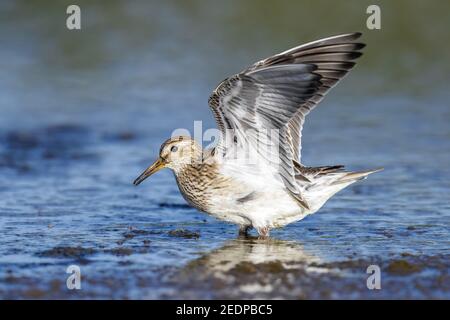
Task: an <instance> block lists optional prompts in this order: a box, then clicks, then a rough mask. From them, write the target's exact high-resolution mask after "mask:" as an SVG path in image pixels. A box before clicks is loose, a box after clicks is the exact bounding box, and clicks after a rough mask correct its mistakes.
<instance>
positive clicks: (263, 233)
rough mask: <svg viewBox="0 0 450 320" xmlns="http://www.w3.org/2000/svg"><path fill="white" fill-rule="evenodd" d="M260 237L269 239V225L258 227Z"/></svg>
mask: <svg viewBox="0 0 450 320" xmlns="http://www.w3.org/2000/svg"><path fill="white" fill-rule="evenodd" d="M256 230H257V231H258V234H259V238H260V239H267V238H268V237H269V231H270V229H269V227H260V228H257V229H256Z"/></svg>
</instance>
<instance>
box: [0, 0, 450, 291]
mask: <svg viewBox="0 0 450 320" xmlns="http://www.w3.org/2000/svg"><path fill="white" fill-rule="evenodd" d="M282 2H283V3H282V4H279V5H278V4H277V5H276V6H274V7H273V8H269V7H266V6H265V5H264V6H261V5H260V2H259V1H253V0H249V1H244V2H243V1H240V2H239V1H235V2H233V1H230V2H229V1H226V2H223V1H222V2H217V3H215V4H206V3H205V1H202V2H195V1H194V3H196V4H192V5H190V6H186V5H183V4H182V3H181V2H180V3H175V2H164V3H163V2H157V3H150V2H147V1H145V2H144V1H142V2H138V1H137V2H133V3H131V2H129V1H113V2H111V3H110V4H108V6H105V5H101V4H99V3H100V2H92V1H89V2H87V1H86V2H83V4H81V3H80V5H81V6H82V8H83V10H84V11H83V12H85V13H86V20H85V22H86V25H84V26H83V29H82V31H80V32H72V33H71V32H69V31H67V30H66V28H65V27H64V26H63V23H64V19H63V17H64V16H63V15H64V12H65V7H64V6H63V5H61V6H59V5H55V4H54V3H55V2H52V1H46V2H45V1H44V2H42V3H41V2H40V3H39V5H38V4H32V2H25V1H2V2H1V4H0V38H1V39H2V44H1V47H2V49H1V50H0V64H1V70H2V72H1V73H0V298H13V299H30V298H31V299H34V298H36V299H47V298H51V299H54V298H62V299H72V298H81V299H91V298H94V299H105V298H130V299H154V298H167V299H184V298H186V299H192V298H202V299H209V298H250V299H252V298H292V299H309V298H327V299H335V298H346V299H358V298H369V299H372V298H374V299H378V298H387V299H394V298H406V299H409V298H419V299H423V298H438V299H442V298H447V299H449V298H450V288H449V268H450V261H449V259H450V258H449V255H450V250H449V248H450V237H449V229H450V228H449V226H450V205H449V194H450V192H449V190H450V182H449V181H450V166H449V159H450V148H449V140H450V126H449V123H450V112H449V103H448V101H450V94H449V91H448V83H449V82H450V81H449V78H448V77H449V74H450V70H449V66H450V61H449V56H448V55H445V54H438V55H436V52H448V51H449V50H448V49H449V46H450V44H449V42H448V41H439V39H447V38H448V31H447V30H448V26H447V24H445V23H444V22H446V21H448V17H447V15H448V12H449V10H450V8H449V7H448V5H447V4H445V3H444V2H443V1H439V2H437V1H436V5H432V4H430V5H429V6H428V7H427V9H426V12H427V15H426V16H424V15H423V12H424V11H425V9H424V7H423V6H424V4H423V3H422V2H421V1H415V2H414V3H415V4H414V5H413V4H411V1H408V2H403V1H395V3H394V2H389V3H388V2H386V3H384V4H383V6H387V7H386V8H384V7H383V10H386V11H385V12H389V13H390V14H391V16H390V17H388V18H386V20H385V21H386V23H387V24H386V25H383V28H382V30H381V31H371V32H367V31H366V32H365V35H364V42H366V43H368V46H367V48H366V49H365V51H366V53H367V54H365V55H364V56H363V58H362V59H361V60H360V64H359V66H358V67H357V68H356V69H355V70H352V72H351V74H350V76H349V77H347V78H346V79H345V80H344V81H343V82H342V83H341V84H339V86H338V87H337V88H336V89H334V90H333V91H332V92H331V93H330V94H329V95H328V96H327V97H326V99H324V101H323V102H322V103H321V104H320V106H319V107H318V108H317V109H315V110H314V111H313V112H312V113H311V114H310V115H308V119H307V122H306V123H305V127H304V130H303V148H302V152H303V154H302V161H303V162H304V163H305V164H306V165H312V166H314V165H317V166H319V165H338V164H345V165H346V166H347V168H349V169H351V170H362V169H369V168H377V167H384V168H385V170H384V171H383V172H380V173H377V174H374V175H373V176H370V177H369V179H367V180H365V181H362V182H359V183H357V184H355V185H353V186H351V187H349V188H347V189H346V190H344V191H342V192H340V193H338V194H337V195H336V196H335V197H334V198H333V199H331V200H330V201H329V202H328V203H327V204H326V205H325V206H324V207H323V208H322V209H321V210H320V212H318V213H317V214H314V215H312V216H309V217H307V218H306V219H304V220H303V221H300V222H298V223H294V224H291V225H289V226H287V227H286V228H284V229H280V230H274V231H273V232H272V233H271V239H269V240H265V241H263V240H257V239H241V238H237V227H236V226H233V225H229V224H224V223H221V222H218V221H217V220H215V219H213V218H211V217H208V216H207V215H205V214H203V213H200V212H198V211H196V210H194V209H192V208H190V207H189V206H188V205H186V203H185V201H184V200H183V199H182V197H181V196H180V194H179V192H178V190H177V186H176V183H175V180H174V178H173V176H172V174H171V173H170V172H169V171H162V172H159V173H158V174H156V175H155V176H154V177H152V178H151V179H149V180H148V181H145V182H144V183H143V184H141V185H140V186H139V187H135V186H133V185H132V181H133V180H134V179H135V178H136V177H137V175H138V174H140V173H141V172H142V170H143V169H144V168H145V167H146V166H148V165H149V164H150V162H152V161H153V160H154V159H155V157H156V156H157V152H158V150H159V146H160V143H161V142H162V141H164V140H166V139H167V138H168V137H169V136H170V135H171V133H172V130H173V129H176V128H186V129H188V130H189V131H190V132H191V133H193V123H194V120H203V123H202V126H203V130H206V129H208V128H212V127H214V126H215V124H214V122H213V117H212V114H211V113H210V110H209V109H208V106H207V97H208V95H209V94H210V92H211V90H212V89H213V88H214V87H215V85H216V84H217V83H219V82H220V81H221V80H222V79H223V78H224V77H225V76H227V75H229V74H231V73H234V72H237V71H239V70H241V69H242V68H243V67H245V66H246V65H248V64H249V63H252V62H254V61H256V60H258V59H260V58H263V57H264V56H267V55H269V54H272V53H274V52H277V51H281V50H284V49H287V48H289V47H291V46H294V45H297V44H299V43H302V42H304V41H306V40H313V39H318V38H319V37H322V36H328V35H331V34H335V33H339V32H347V31H353V30H363V31H364V30H366V29H365V26H364V25H361V23H364V21H365V12H366V4H364V3H361V2H360V1H355V2H352V3H351V4H350V3H347V2H346V4H345V5H336V8H332V9H330V7H329V6H330V4H329V3H326V4H324V3H321V2H317V3H316V2H310V3H309V4H306V3H303V2H298V1H293V2H292V3H289V2H287V1H282ZM208 3H209V2H208ZM405 8H408V11H404V10H406V9H405ZM267 12H270V13H271V14H270V17H271V18H270V19H267V18H266V17H267V16H268V15H267ZM396 12H399V15H401V16H402V17H405V19H406V17H407V18H408V19H411V21H412V22H408V21H404V20H402V19H395V14H396ZM318 14H320V23H318V21H319V19H317V18H316V17H317V15H318ZM342 16H345V17H346V18H345V19H342ZM362 17H364V18H362ZM429 17H436V18H433V19H432V20H431V18H429ZM439 17H440V18H439ZM438 18H439V19H438ZM427 19H430V20H429V21H428V20H427ZM439 21H442V22H443V23H444V24H443V25H440V24H439V23H440V22H439ZM383 23H384V22H383ZM410 25H414V28H409V27H405V26H410ZM225 26H226V27H225ZM305 26H306V27H305ZM312 26H314V27H312ZM208 143H209V142H205V144H208ZM274 202H276V199H274ZM252 235H253V236H255V235H256V234H255V233H254V231H253V233H252ZM70 265H77V266H79V267H80V270H81V290H69V289H68V288H67V286H66V280H67V278H68V276H69V274H67V273H66V270H67V268H68V267H69V266H70ZM369 265H376V266H378V267H379V268H380V270H381V289H380V290H369V289H368V288H367V285H366V282H367V278H368V277H369V276H370V275H369V274H367V272H366V270H367V268H368V266H369Z"/></svg>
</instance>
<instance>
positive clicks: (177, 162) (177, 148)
mask: <svg viewBox="0 0 450 320" xmlns="http://www.w3.org/2000/svg"><path fill="white" fill-rule="evenodd" d="M201 158H202V148H201V147H200V145H199V144H198V143H197V142H196V141H195V140H194V139H191V138H190V137H187V136H177V137H172V138H170V139H168V140H166V141H165V142H164V143H163V144H162V145H161V149H160V150H159V157H158V159H156V161H155V162H154V163H153V164H152V165H151V166H149V167H148V168H147V169H145V171H144V172H142V174H141V175H140V176H139V177H137V178H136V180H134V182H133V184H134V185H136V186H137V185H138V184H140V183H141V182H142V181H144V180H145V179H147V178H148V177H150V176H151V175H152V174H153V173H155V172H157V171H159V170H161V169H163V168H169V169H172V170H174V171H175V172H179V171H180V170H181V169H183V168H184V167H185V166H187V165H190V164H194V163H197V162H199V161H201Z"/></svg>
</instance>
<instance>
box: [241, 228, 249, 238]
mask: <svg viewBox="0 0 450 320" xmlns="http://www.w3.org/2000/svg"><path fill="white" fill-rule="evenodd" d="M250 229H251V227H250V226H240V227H239V237H242V238H248V236H249V235H248V232H249V230H250Z"/></svg>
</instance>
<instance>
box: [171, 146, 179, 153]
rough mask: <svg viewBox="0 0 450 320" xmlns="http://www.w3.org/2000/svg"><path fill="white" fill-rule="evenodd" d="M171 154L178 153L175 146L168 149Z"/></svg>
mask: <svg viewBox="0 0 450 320" xmlns="http://www.w3.org/2000/svg"><path fill="white" fill-rule="evenodd" d="M170 151H171V152H177V151H178V147H177V146H172V148H170Z"/></svg>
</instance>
